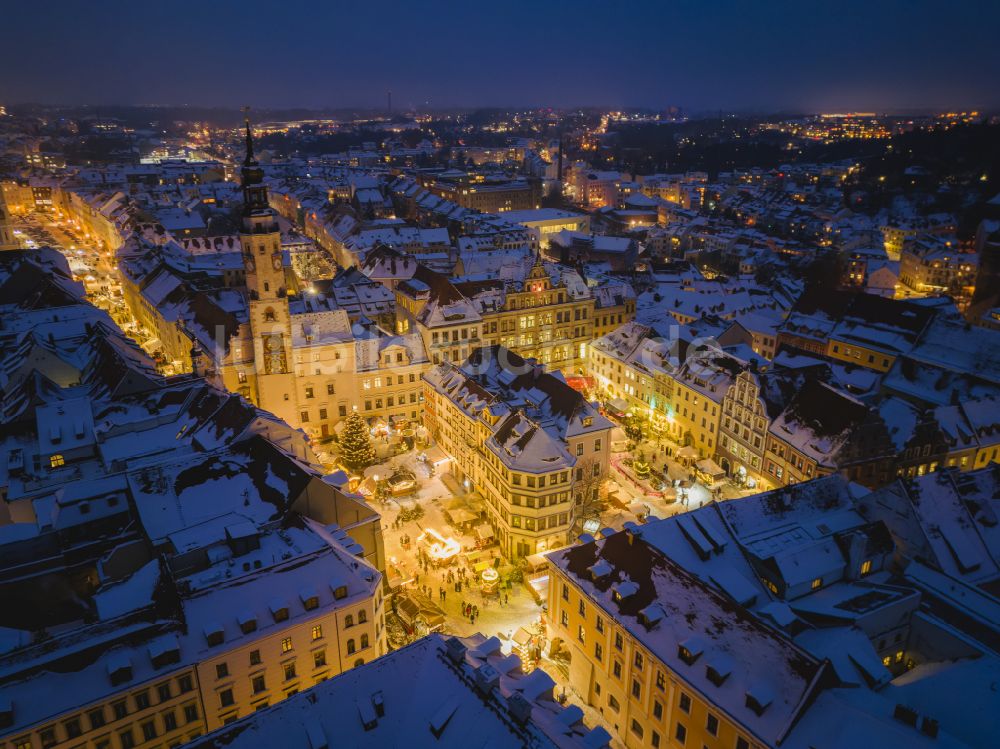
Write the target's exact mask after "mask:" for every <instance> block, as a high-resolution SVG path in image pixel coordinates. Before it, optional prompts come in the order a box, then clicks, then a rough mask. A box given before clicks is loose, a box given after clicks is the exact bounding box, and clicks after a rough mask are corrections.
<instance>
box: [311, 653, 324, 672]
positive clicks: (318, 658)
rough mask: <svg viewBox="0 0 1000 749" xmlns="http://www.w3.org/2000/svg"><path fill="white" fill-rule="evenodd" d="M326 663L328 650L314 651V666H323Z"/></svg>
mask: <svg viewBox="0 0 1000 749" xmlns="http://www.w3.org/2000/svg"><path fill="white" fill-rule="evenodd" d="M325 665H326V651H325V650H317V651H316V652H315V653H313V668H322V667H323V666H325Z"/></svg>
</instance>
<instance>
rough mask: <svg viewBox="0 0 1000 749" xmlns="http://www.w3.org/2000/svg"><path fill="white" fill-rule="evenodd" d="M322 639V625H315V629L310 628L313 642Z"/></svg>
mask: <svg viewBox="0 0 1000 749" xmlns="http://www.w3.org/2000/svg"><path fill="white" fill-rule="evenodd" d="M322 637H323V627H322V625H319V624H317V625H316V626H315V627H313V628H312V638H313V639H314V640H319V639H321V638H322Z"/></svg>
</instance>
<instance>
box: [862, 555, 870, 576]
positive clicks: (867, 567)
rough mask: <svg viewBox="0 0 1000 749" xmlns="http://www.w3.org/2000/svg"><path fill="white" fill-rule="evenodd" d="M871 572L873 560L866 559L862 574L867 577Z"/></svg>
mask: <svg viewBox="0 0 1000 749" xmlns="http://www.w3.org/2000/svg"><path fill="white" fill-rule="evenodd" d="M871 571H872V560H871V559H866V560H865V561H863V562H862V563H861V574H862V575H867V574H868V573H869V572H871Z"/></svg>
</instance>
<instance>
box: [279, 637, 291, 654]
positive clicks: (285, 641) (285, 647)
mask: <svg viewBox="0 0 1000 749" xmlns="http://www.w3.org/2000/svg"><path fill="white" fill-rule="evenodd" d="M291 649H292V638H291V637H284V638H282V640H281V652H282V653H287V652H289V651H291Z"/></svg>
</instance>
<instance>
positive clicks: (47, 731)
mask: <svg viewBox="0 0 1000 749" xmlns="http://www.w3.org/2000/svg"><path fill="white" fill-rule="evenodd" d="M38 738H39V739H40V740H41V742H42V749H46V748H47V747H50V746H55V745H56V744H58V743H59V740H58V739H57V738H56V729H55V728H51V727H50V728H43V729H42V730H41V731H39V732H38ZM14 749H31V739H25V740H23V741H15V742H14Z"/></svg>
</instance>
